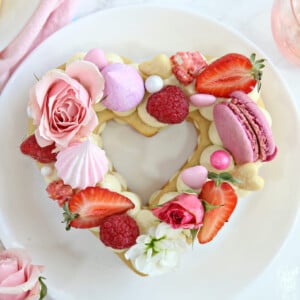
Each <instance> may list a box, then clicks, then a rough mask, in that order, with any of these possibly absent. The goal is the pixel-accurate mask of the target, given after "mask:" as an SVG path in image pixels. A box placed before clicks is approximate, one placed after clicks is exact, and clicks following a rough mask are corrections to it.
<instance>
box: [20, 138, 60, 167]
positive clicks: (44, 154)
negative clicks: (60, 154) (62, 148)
mask: <svg viewBox="0 0 300 300" xmlns="http://www.w3.org/2000/svg"><path fill="white" fill-rule="evenodd" d="M54 149H55V144H54V143H53V144H51V145H49V146H46V147H41V146H40V145H39V144H38V143H37V140H36V138H35V135H34V134H32V135H30V136H29V137H28V138H27V139H26V140H25V141H24V142H23V143H22V144H21V145H20V150H21V152H22V153H23V154H25V155H29V156H30V157H32V158H33V159H35V160H37V161H39V162H40V163H44V164H47V163H51V162H54V161H56V155H57V153H56V152H53V150H54Z"/></svg>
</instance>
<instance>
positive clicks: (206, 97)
mask: <svg viewBox="0 0 300 300" xmlns="http://www.w3.org/2000/svg"><path fill="white" fill-rule="evenodd" d="M216 100H217V98H216V97H215V96H214V95H210V94H194V95H192V96H191V97H190V101H191V103H192V104H193V105H194V106H196V107H205V106H209V105H212V104H213V103H215V102H216Z"/></svg>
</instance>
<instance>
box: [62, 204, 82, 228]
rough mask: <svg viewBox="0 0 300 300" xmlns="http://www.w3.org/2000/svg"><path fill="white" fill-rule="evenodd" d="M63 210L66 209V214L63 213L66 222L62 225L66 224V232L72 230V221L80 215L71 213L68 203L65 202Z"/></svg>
mask: <svg viewBox="0 0 300 300" xmlns="http://www.w3.org/2000/svg"><path fill="white" fill-rule="evenodd" d="M63 209H64V213H63V216H64V220H63V221H62V223H66V230H70V229H71V225H70V223H71V221H73V220H75V219H76V218H78V217H79V214H74V213H72V212H71V211H70V209H69V203H68V202H65V204H64V206H63Z"/></svg>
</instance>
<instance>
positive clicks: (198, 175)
mask: <svg viewBox="0 0 300 300" xmlns="http://www.w3.org/2000/svg"><path fill="white" fill-rule="evenodd" d="M207 174H208V171H207V169H206V168H205V167H203V166H194V167H191V168H187V169H185V170H183V171H182V173H181V175H180V176H181V180H182V181H183V183H184V184H185V185H187V186H188V187H190V188H192V189H195V190H198V189H201V188H202V186H203V184H204V183H205V182H206V180H207Z"/></svg>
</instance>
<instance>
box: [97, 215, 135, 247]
mask: <svg viewBox="0 0 300 300" xmlns="http://www.w3.org/2000/svg"><path fill="white" fill-rule="evenodd" d="M138 236H139V227H138V225H137V223H136V221H135V220H134V219H133V218H131V217H130V216H128V215H127V214H120V215H111V216H108V217H106V218H105V219H104V220H103V221H102V223H101V225H100V240H101V241H102V242H103V244H104V245H105V246H108V247H112V248H114V249H125V248H129V247H131V246H132V245H134V244H135V243H136V238H137V237H138Z"/></svg>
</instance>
